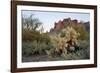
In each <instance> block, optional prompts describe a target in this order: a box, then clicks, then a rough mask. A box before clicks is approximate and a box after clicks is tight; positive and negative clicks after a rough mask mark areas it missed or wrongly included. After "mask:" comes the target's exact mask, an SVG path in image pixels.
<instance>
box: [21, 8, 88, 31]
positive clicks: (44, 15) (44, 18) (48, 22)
mask: <svg viewBox="0 0 100 73" xmlns="http://www.w3.org/2000/svg"><path fill="white" fill-rule="evenodd" d="M31 14H34V16H33V18H38V19H39V20H40V22H42V23H43V28H44V32H45V31H49V30H50V29H51V28H53V27H54V23H55V22H58V21H59V20H63V19H64V18H69V17H70V18H71V19H72V20H73V19H77V20H78V21H84V22H87V21H89V20H90V14H89V13H75V12H73V13H72V12H68V13H67V12H53V11H52V12H50V11H49V12H47V11H27V10H26V11H25V10H24V11H22V16H29V15H31Z"/></svg>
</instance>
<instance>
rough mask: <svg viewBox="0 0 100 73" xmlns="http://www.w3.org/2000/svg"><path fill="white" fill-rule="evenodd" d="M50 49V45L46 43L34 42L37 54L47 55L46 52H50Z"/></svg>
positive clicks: (34, 49) (34, 50)
mask: <svg viewBox="0 0 100 73" xmlns="http://www.w3.org/2000/svg"><path fill="white" fill-rule="evenodd" d="M49 49H50V47H49V46H48V44H46V43H45V42H42V43H41V42H37V41H34V42H33V52H34V53H35V54H36V53H37V54H45V53H46V52H45V51H46V50H49Z"/></svg>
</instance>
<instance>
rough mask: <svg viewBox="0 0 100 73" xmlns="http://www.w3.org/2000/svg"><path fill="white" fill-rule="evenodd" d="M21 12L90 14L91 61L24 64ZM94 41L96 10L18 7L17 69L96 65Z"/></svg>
mask: <svg viewBox="0 0 100 73" xmlns="http://www.w3.org/2000/svg"><path fill="white" fill-rule="evenodd" d="M21 10H42V11H62V12H82V13H90V60H70V61H52V62H49V61H48V62H29V63H22V48H21V47H22V43H21V42H22V40H21V37H22V35H21V33H22V29H21ZM93 39H94V10H92V9H77V8H56V7H39V6H21V5H18V6H17V68H29V67H46V66H61V65H80V64H81V65H82V64H94V40H93Z"/></svg>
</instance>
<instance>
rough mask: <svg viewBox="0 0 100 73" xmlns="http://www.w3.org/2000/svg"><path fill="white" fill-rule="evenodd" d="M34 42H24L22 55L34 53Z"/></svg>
mask: <svg viewBox="0 0 100 73" xmlns="http://www.w3.org/2000/svg"><path fill="white" fill-rule="evenodd" d="M32 50H33V44H32V42H23V43H22V55H23V56H29V55H32V54H33V51H32Z"/></svg>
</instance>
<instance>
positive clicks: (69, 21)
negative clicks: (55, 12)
mask: <svg viewBox="0 0 100 73" xmlns="http://www.w3.org/2000/svg"><path fill="white" fill-rule="evenodd" d="M70 24H74V25H79V24H81V25H84V26H85V28H86V30H87V31H88V32H89V30H90V22H79V21H78V20H77V19H74V20H72V19H71V18H65V19H63V20H62V21H61V20H59V21H58V22H55V23H54V28H51V30H50V32H59V31H61V30H62V29H63V28H64V26H65V25H70Z"/></svg>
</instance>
